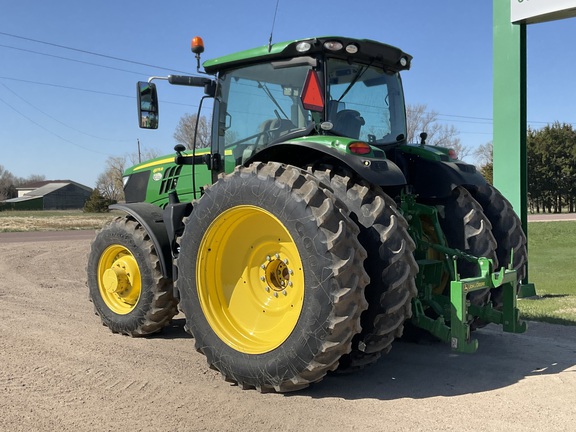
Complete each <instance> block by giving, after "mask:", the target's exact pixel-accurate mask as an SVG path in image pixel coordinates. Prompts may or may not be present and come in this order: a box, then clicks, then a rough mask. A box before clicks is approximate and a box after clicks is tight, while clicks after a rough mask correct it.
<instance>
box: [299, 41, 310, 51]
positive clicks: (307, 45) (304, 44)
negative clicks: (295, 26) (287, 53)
mask: <svg viewBox="0 0 576 432" xmlns="http://www.w3.org/2000/svg"><path fill="white" fill-rule="evenodd" d="M310 48H312V44H311V43H310V42H299V43H298V45H296V51H298V52H301V53H305V52H307V51H310Z"/></svg>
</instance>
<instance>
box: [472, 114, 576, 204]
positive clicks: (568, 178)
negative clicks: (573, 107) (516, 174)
mask: <svg viewBox="0 0 576 432" xmlns="http://www.w3.org/2000/svg"><path fill="white" fill-rule="evenodd" d="M492 153H493V149H492V143H487V144H485V145H483V146H480V148H479V149H478V150H477V152H476V156H477V157H478V160H479V162H480V163H479V169H480V172H481V173H482V174H483V175H484V177H485V178H486V179H487V180H488V181H489V182H490V183H492V170H493V163H492ZM526 157H527V160H528V207H529V210H530V212H531V213H540V212H542V213H561V212H562V211H568V212H570V213H574V212H575V211H576V130H574V128H573V126H572V125H571V124H567V123H559V122H555V123H554V124H551V125H546V126H544V127H543V128H542V129H532V128H529V129H528V132H527V136H526Z"/></svg>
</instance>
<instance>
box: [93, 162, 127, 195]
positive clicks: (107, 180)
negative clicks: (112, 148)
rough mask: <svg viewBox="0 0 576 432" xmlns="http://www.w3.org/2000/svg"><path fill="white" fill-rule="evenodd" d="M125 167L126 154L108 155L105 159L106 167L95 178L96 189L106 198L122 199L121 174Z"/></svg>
mask: <svg viewBox="0 0 576 432" xmlns="http://www.w3.org/2000/svg"><path fill="white" fill-rule="evenodd" d="M125 168H126V156H110V157H109V158H108V159H107V160H106V169H105V170H104V172H103V173H102V174H100V175H99V176H98V179H97V180H96V189H98V191H99V192H100V194H101V195H102V196H103V197H104V198H107V199H110V200H114V201H123V200H124V185H123V183H122V174H123V173H124V170H125Z"/></svg>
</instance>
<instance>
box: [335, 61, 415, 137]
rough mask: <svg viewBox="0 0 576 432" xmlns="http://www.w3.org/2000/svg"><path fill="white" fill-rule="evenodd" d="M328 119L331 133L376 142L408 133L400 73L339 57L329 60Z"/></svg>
mask: <svg viewBox="0 0 576 432" xmlns="http://www.w3.org/2000/svg"><path fill="white" fill-rule="evenodd" d="M327 77H328V79H327V96H328V97H327V107H326V110H327V120H328V121H330V122H331V123H332V124H333V128H332V130H331V133H333V134H336V135H343V136H347V137H350V138H356V139H360V140H363V141H366V142H369V143H374V144H390V143H396V142H398V141H401V140H403V139H404V138H405V136H406V117H405V114H404V96H403V94H402V86H401V83H400V77H399V75H398V74H397V73H386V72H384V71H383V70H382V69H381V68H377V67H373V66H369V65H362V64H355V63H349V62H346V61H343V60H338V59H329V60H328V62H327Z"/></svg>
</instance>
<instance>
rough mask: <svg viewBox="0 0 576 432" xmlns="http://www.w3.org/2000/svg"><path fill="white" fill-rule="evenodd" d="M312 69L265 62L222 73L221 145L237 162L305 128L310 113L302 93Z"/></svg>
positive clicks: (239, 162) (241, 161)
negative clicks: (303, 101) (306, 108)
mask: <svg viewBox="0 0 576 432" xmlns="http://www.w3.org/2000/svg"><path fill="white" fill-rule="evenodd" d="M309 69H310V66H302V65H301V66H294V67H282V68H274V66H273V65H272V64H270V63H266V64H261V65H255V66H249V67H247V68H243V69H237V70H234V71H231V72H228V73H227V74H225V75H223V76H221V92H220V95H219V97H220V100H221V108H224V109H221V112H220V130H219V137H220V140H221V142H220V148H222V144H223V147H224V148H225V149H226V152H225V154H226V155H227V156H231V157H233V158H234V163H235V164H241V163H243V162H244V161H246V160H247V159H248V158H250V157H251V156H252V155H254V154H255V153H256V152H258V151H261V150H262V149H263V148H264V147H266V146H267V145H269V144H271V143H274V142H279V141H281V140H282V137H283V136H285V135H287V134H289V133H291V132H294V131H297V130H299V129H304V128H306V126H307V125H308V122H309V119H310V115H309V113H308V112H307V111H304V109H303V108H302V103H301V100H300V94H301V91H302V86H303V85H304V81H305V78H306V74H307V72H308V70H309Z"/></svg>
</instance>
